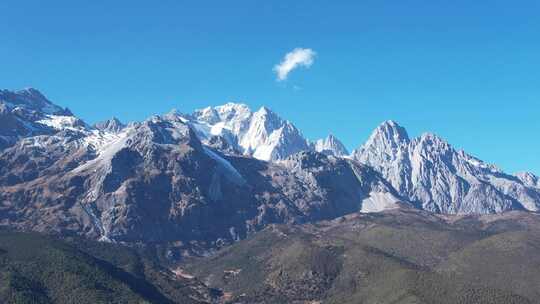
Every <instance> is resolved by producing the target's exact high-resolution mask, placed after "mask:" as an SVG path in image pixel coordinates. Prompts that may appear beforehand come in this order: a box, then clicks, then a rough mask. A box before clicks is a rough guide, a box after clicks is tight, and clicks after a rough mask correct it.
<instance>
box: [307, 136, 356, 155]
mask: <svg viewBox="0 0 540 304" xmlns="http://www.w3.org/2000/svg"><path fill="white" fill-rule="evenodd" d="M313 149H314V150H315V151H317V152H321V153H324V154H327V155H335V156H340V157H343V156H347V155H349V152H348V151H347V148H345V146H344V145H343V143H342V142H341V141H339V139H337V138H336V137H335V136H334V135H332V134H330V135H328V137H326V138H324V139H319V140H317V141H315V142H314V143H313Z"/></svg>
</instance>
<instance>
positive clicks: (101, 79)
mask: <svg viewBox="0 0 540 304" xmlns="http://www.w3.org/2000/svg"><path fill="white" fill-rule="evenodd" d="M0 12H2V18H0V37H2V40H1V41H2V42H1V43H0V72H1V73H0V80H1V81H0V87H2V88H8V89H17V88H23V87H29V86H31V87H36V88H38V89H40V90H41V91H42V92H44V93H45V94H46V95H47V96H48V97H49V98H50V99H51V100H53V101H55V102H56V103H58V104H60V105H62V106H67V107H69V108H70V109H72V111H73V112H75V113H76V114H77V115H78V116H80V117H82V118H83V119H85V120H87V121H88V122H95V121H97V120H101V119H104V118H108V117H110V116H113V115H114V116H117V117H119V118H121V119H122V120H124V121H129V120H141V119H144V118H146V117H148V116H149V115H151V114H154V113H163V112H167V111H169V110H170V109H171V108H177V109H179V110H180V111H183V112H191V111H192V110H193V109H195V108H200V107H203V106H206V105H218V104H222V103H224V102H227V101H242V102H245V103H247V104H249V105H250V106H251V107H252V108H257V107H259V106H261V105H266V106H268V107H270V108H272V109H274V110H275V111H276V112H278V113H280V114H281V115H282V116H283V117H285V118H287V119H289V120H291V121H292V122H294V123H295V124H296V125H297V126H298V127H299V128H300V129H301V130H302V131H303V133H304V134H305V135H306V136H307V137H308V138H310V139H315V138H318V137H323V136H325V135H326V134H327V133H328V132H331V133H333V134H335V135H336V136H338V137H339V138H340V139H342V140H343V142H344V143H345V144H346V145H347V147H348V148H351V149H352V148H355V147H357V146H358V145H359V144H361V143H362V142H364V141H365V139H366V138H367V137H368V136H369V134H370V133H371V131H372V129H373V128H375V127H376V126H377V125H378V124H379V123H380V122H382V121H384V120H387V119H393V120H396V121H398V122H399V123H400V124H401V125H403V126H405V127H406V128H407V129H408V130H409V133H410V134H411V135H419V134H420V133H422V132H424V131H431V132H434V133H437V134H439V135H441V136H443V137H444V138H446V139H447V140H448V141H449V142H450V143H452V144H453V145H454V146H456V147H457V148H463V149H465V150H466V151H468V152H470V153H472V154H473V155H475V156H477V157H479V158H481V159H483V160H486V161H488V162H491V163H495V164H497V165H498V166H500V167H501V168H503V169H505V170H508V171H510V172H514V171H520V170H531V171H533V172H535V173H540V158H539V157H538V155H539V152H538V151H539V150H540V140H539V134H540V122H539V117H540V39H539V37H540V18H538V13H539V12H540V1H528V0H522V1H519V2H516V1H496V0H494V1H470V0H468V1H463V0H456V1H438V0H430V1H428V0H425V1H415V0H411V1H380V0H373V1H313V0H311V1H205V0H202V1H201V0H199V1H165V0H163V1H152V2H151V1H99V0H98V1H67V0H65V1H61V0H57V1H25V0H16V1H15V0H4V1H1V2H0ZM295 48H309V49H311V50H313V51H314V52H316V56H315V58H314V61H313V63H312V65H311V66H310V67H309V68H298V69H296V70H293V71H292V72H291V73H290V74H289V75H288V77H287V79H286V80H284V81H277V76H276V73H275V72H274V71H273V68H274V66H275V65H276V64H278V63H279V62H280V61H281V60H282V59H283V57H284V56H285V54H286V53H287V52H290V51H292V50H293V49H295Z"/></svg>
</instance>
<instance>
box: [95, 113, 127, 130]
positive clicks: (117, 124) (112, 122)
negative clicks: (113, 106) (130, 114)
mask: <svg viewBox="0 0 540 304" xmlns="http://www.w3.org/2000/svg"><path fill="white" fill-rule="evenodd" d="M124 127H125V124H123V123H122V122H121V121H120V119H118V118H116V117H114V116H113V117H111V118H110V119H107V120H104V121H100V122H97V123H95V124H94V128H96V129H98V130H101V131H108V132H113V133H118V132H120V131H121V130H122V129H123V128H124Z"/></svg>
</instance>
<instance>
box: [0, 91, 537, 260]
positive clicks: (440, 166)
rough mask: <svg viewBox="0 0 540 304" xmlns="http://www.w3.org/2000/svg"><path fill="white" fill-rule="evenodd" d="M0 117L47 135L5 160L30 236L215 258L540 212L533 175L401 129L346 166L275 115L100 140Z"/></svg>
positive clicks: (13, 140) (11, 211) (139, 126)
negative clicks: (453, 218)
mask: <svg viewBox="0 0 540 304" xmlns="http://www.w3.org/2000/svg"><path fill="white" fill-rule="evenodd" d="M3 92H4V94H5V91H3ZM10 94H11V93H10ZM10 94H8V95H9V96H11V97H10V98H11V99H10V100H12V99H13V97H12V96H13V94H15V95H17V93H12V94H11V95H10ZM21 94H22V97H24V98H27V96H28V94H27V93H21ZM32 94H34V95H32V96H36V98H38V99H41V96H43V95H41V94H39V95H37V94H36V93H35V92H34V93H32ZM4 96H5V95H4ZM15 97H17V96H15ZM22 97H21V98H22ZM23 100H25V101H26V102H29V104H30V105H33V104H34V103H33V102H31V101H29V100H27V99H23ZM0 104H4V106H3V107H4V110H3V111H4V112H3V113H4V116H2V117H7V118H0V121H7V122H11V121H13V120H12V119H16V120H15V121H18V122H21V123H26V124H28V125H31V126H38V127H39V129H37V130H40V132H35V133H32V132H31V133H28V132H23V131H25V130H26V129H25V130H23V131H21V132H19V133H14V134H11V135H10V136H11V137H6V138H8V139H9V140H8V141H6V144H5V146H3V147H0V201H1V203H0V226H10V227H16V228H17V229H21V230H34V231H42V232H49V233H50V232H53V233H60V234H67V235H70V234H79V235H84V236H87V237H90V238H94V239H100V240H103V241H113V242H139V241H152V242H176V241H181V242H182V243H183V244H190V245H183V246H180V247H181V248H182V250H187V251H189V250H192V249H190V248H193V247H200V248H219V247H221V246H223V245H225V244H228V243H231V242H235V241H237V240H239V239H243V238H246V237H247V236H248V235H250V234H252V233H254V232H256V231H258V230H260V229H263V228H264V227H267V226H268V225H270V224H274V223H277V224H279V223H306V222H313V221H319V220H330V219H334V218H338V217H341V216H345V215H347V214H352V213H356V212H364V213H368V212H381V211H384V210H388V209H395V208H402V207H414V208H418V209H422V210H427V211H430V212H433V213H443V214H486V213H500V212H505V211H510V210H529V211H536V210H538V208H539V206H540V188H539V187H538V186H539V183H538V178H537V177H536V176H535V175H533V174H531V173H522V174H519V175H516V176H514V175H510V174H506V173H504V172H502V171H501V170H499V169H497V168H496V167H494V166H492V165H489V164H486V163H484V162H482V161H481V160H479V159H477V158H475V157H473V156H471V155H469V154H467V153H465V152H463V151H457V150H455V149H454V148H453V147H452V146H451V145H450V144H449V143H448V142H446V141H445V140H443V139H442V138H440V137H438V136H436V135H433V134H430V133H426V134H423V135H421V136H419V137H416V138H409V135H408V134H407V131H406V130H405V128H403V127H401V126H400V125H399V124H398V123H397V122H395V121H386V122H384V123H383V124H381V125H380V126H378V127H377V128H376V129H375V131H374V132H373V134H372V135H371V136H370V138H369V139H368V141H366V143H365V144H364V145H362V146H360V147H359V148H358V149H356V150H355V151H354V152H353V153H352V154H350V155H348V154H345V153H344V151H343V150H344V149H343V148H344V147H343V146H342V144H341V143H340V142H339V140H338V139H336V138H335V137H333V136H329V137H328V138H327V139H326V140H322V141H319V142H318V144H317V143H313V142H310V141H308V140H307V139H305V138H304V137H303V135H302V133H301V132H300V131H299V130H298V129H297V128H296V127H295V126H294V125H293V124H292V123H291V122H289V121H287V120H285V119H283V118H281V117H279V115H277V114H276V113H274V112H272V111H271V110H269V109H268V108H265V107H262V108H261V109H259V110H258V111H256V112H252V111H251V110H250V109H249V107H247V106H246V105H243V104H234V103H227V104H225V105H223V106H217V107H207V108H204V109H201V110H197V111H195V112H194V113H192V114H184V113H181V112H179V111H171V112H169V113H166V114H163V115H154V116H151V117H149V118H148V119H146V120H144V121H142V122H130V123H128V124H123V123H121V122H120V121H119V120H117V119H111V120H109V121H105V122H104V123H102V124H96V125H94V126H90V125H88V124H86V123H85V122H84V121H82V120H80V119H78V118H77V117H76V116H74V115H72V114H71V113H68V112H65V111H60V112H53V113H49V112H40V109H42V108H43V107H41V108H40V107H37V108H34V112H32V114H33V116H28V117H27V116H21V115H19V114H18V113H16V112H15V113H14V112H13V110H14V109H15V108H14V107H12V106H9V107H8V106H6V105H5V104H6V102H5V100H3V99H0ZM38 104H39V103H38ZM51 104H52V103H51ZM36 109H37V110H36ZM47 109H48V108H47ZM55 109H56V108H55ZM58 109H62V108H61V107H58ZM25 113H30V112H25ZM2 119H4V120H2ZM10 119H11V120H10ZM25 119H27V120H25ZM1 126H2V125H1V124H0V132H6V130H10V129H9V125H8V128H3V127H1ZM41 130H43V131H41Z"/></svg>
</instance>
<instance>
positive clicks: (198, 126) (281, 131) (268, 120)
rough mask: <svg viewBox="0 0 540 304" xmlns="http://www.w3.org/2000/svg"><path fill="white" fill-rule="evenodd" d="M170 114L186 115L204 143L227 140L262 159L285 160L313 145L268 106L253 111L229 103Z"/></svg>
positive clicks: (230, 143) (244, 152)
mask: <svg viewBox="0 0 540 304" xmlns="http://www.w3.org/2000/svg"><path fill="white" fill-rule="evenodd" d="M168 115H169V117H172V116H174V115H176V116H178V117H181V118H182V119H184V121H185V122H187V123H188V124H189V125H191V126H192V127H193V129H194V130H195V132H196V134H197V136H198V137H199V138H200V139H201V140H202V141H203V142H204V143H211V142H212V141H225V142H226V143H227V144H228V146H230V147H231V149H232V150H233V151H238V152H240V153H241V154H244V155H249V156H253V157H254V158H257V159H260V160H266V161H275V160H282V159H285V158H286V157H288V156H289V155H292V154H294V153H297V152H299V151H306V150H309V149H310V148H309V145H308V142H307V140H306V139H305V138H304V137H303V135H302V134H301V133H300V131H299V130H298V129H297V128H296V127H295V126H294V125H293V124H292V123H291V122H289V121H287V120H284V119H282V118H281V117H279V116H278V115H277V114H276V113H274V112H273V111H271V110H270V109H268V108H266V107H261V108H260V109H259V110H258V111H256V112H252V111H251V110H250V109H249V107H248V106H247V105H245V104H237V103H227V104H225V105H222V106H217V107H207V108H204V109H201V110H197V111H195V112H194V113H193V114H191V115H186V114H181V113H178V112H173V113H169V114H168ZM214 137H219V138H220V139H216V138H214Z"/></svg>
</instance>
